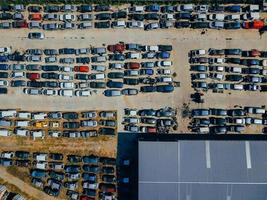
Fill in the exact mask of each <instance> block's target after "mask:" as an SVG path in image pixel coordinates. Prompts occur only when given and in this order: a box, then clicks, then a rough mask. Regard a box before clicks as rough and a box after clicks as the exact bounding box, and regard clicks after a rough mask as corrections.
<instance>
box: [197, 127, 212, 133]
mask: <svg viewBox="0 0 267 200" xmlns="http://www.w3.org/2000/svg"><path fill="white" fill-rule="evenodd" d="M198 132H199V133H201V134H207V133H209V132H210V128H209V127H199V130H198Z"/></svg>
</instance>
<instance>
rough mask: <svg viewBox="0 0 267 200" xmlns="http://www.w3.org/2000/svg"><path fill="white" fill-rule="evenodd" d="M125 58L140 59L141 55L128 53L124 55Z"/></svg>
mask: <svg viewBox="0 0 267 200" xmlns="http://www.w3.org/2000/svg"><path fill="white" fill-rule="evenodd" d="M126 58H128V59H141V58H142V54H141V53H136V52H128V53H126Z"/></svg>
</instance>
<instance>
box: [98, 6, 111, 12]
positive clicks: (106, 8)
mask: <svg viewBox="0 0 267 200" xmlns="http://www.w3.org/2000/svg"><path fill="white" fill-rule="evenodd" d="M94 10H95V12H102V11H109V10H110V6H109V5H96V6H95V7H94Z"/></svg>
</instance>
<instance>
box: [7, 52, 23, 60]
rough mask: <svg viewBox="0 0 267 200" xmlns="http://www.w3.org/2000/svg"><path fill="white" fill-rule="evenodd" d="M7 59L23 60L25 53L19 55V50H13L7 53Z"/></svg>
mask: <svg viewBox="0 0 267 200" xmlns="http://www.w3.org/2000/svg"><path fill="white" fill-rule="evenodd" d="M8 59H9V60H12V61H18V62H20V61H25V55H21V54H20V53H19V52H14V53H13V54H9V55H8Z"/></svg>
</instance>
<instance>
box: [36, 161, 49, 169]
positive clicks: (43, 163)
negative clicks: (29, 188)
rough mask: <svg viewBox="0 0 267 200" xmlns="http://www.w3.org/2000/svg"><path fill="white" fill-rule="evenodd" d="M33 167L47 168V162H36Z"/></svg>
mask: <svg viewBox="0 0 267 200" xmlns="http://www.w3.org/2000/svg"><path fill="white" fill-rule="evenodd" d="M35 168H36V169H43V170H45V169H46V168H47V162H37V163H36V165H35Z"/></svg>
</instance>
